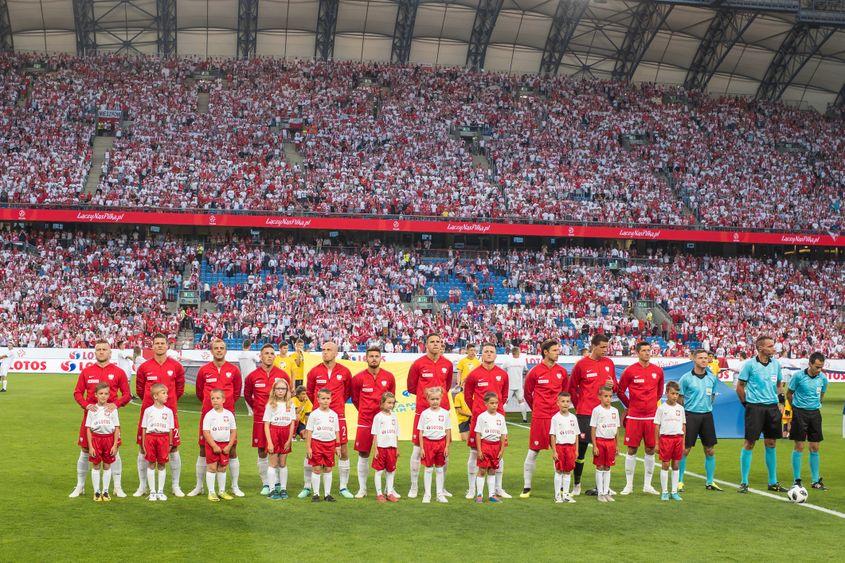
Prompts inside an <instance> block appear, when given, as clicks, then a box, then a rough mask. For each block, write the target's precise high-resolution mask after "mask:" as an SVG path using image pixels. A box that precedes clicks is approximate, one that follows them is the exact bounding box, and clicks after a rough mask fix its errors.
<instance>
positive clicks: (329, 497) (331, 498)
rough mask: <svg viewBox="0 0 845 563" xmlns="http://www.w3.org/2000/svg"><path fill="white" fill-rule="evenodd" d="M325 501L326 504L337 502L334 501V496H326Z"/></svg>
mask: <svg viewBox="0 0 845 563" xmlns="http://www.w3.org/2000/svg"><path fill="white" fill-rule="evenodd" d="M323 500H324V501H326V502H337V501H335V500H334V497H333V496H332V495H326V496H325V497H324V498H323Z"/></svg>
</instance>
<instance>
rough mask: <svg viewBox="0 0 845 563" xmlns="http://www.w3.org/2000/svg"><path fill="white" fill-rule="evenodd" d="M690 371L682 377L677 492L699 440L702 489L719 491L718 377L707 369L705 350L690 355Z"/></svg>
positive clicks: (681, 485)
mask: <svg viewBox="0 0 845 563" xmlns="http://www.w3.org/2000/svg"><path fill="white" fill-rule="evenodd" d="M692 358H693V363H694V365H693V368H692V369H691V370H690V371H688V372H686V373H685V374H684V375H682V376H681V379H680V380H679V381H678V384H679V385H680V386H681V401H680V402H681V404H682V405H684V410H685V411H686V413H687V426H686V435H685V437H684V457H683V458H681V463H680V465H679V466H678V469H679V470H680V474H679V480H680V483H678V492H681V491H682V490H683V488H684V472H685V471H686V467H687V456H688V455H689V453H690V450H691V449H692V448H693V447H694V446H695V442H696V441H697V440H698V439H699V438H701V445H702V446H704V471H705V473H706V476H707V480H706V485H705V488H706V489H707V490H708V491H721V490H722V489H721V488H719V486H718V485H717V484H716V483H715V474H716V442H717V440H716V424H715V422H714V421H713V400H714V399H715V398H716V386H717V385H718V384H719V378H718V377H716V376H715V375H713V372H712V371H710V368H709V367H708V363H709V358H708V355H707V351H706V350H702V349H698V350H696V351H695V352H693V354H692Z"/></svg>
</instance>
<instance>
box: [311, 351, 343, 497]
mask: <svg viewBox="0 0 845 563" xmlns="http://www.w3.org/2000/svg"><path fill="white" fill-rule="evenodd" d="M337 351H338V348H337V342H334V341H332V340H328V341H326V342H323V346H322V359H323V361H322V362H320V363H319V364H317V365H316V366H314V367H313V368H311V369H310V370H309V371H308V377H307V379H308V382H307V385H306V388H307V393H308V398H309V399H311V403H312V404H314V405H316V404H317V403H318V400H317V394H318V393H319V391H320V390H321V389H328V390H329V391H331V395H332V400H331V405H330V408H331V410H333V411H334V412H335V413H336V414H337V418H338V426H339V429H340V431H339V433H338V436H337V442H338V444H340V446H339V448H338V449H339V452H338V453H339V456H338V457H339V459H338V462H337V468H338V473H340V496H342V497H343V498H353V495H352V493H351V492H349V488H348V485H349V448H348V441H349V435H348V433H347V432H348V430H347V428H346V400H347V399H349V398H350V397H351V396H352V387H351V385H352V372H351V371H349V368H347V367H346V366H344V365H342V364H339V363H337ZM305 461H306V465H308V463H307V462H308V460H307V459H306V460H305ZM303 469H304V471H305V476H306V477H308V475H310V473H311V467H310V466H308V467H307V468H306V467H305V466H303ZM306 483H307V481H306ZM308 491H309V489H308V487H307V486H306V487H305V488H303V490H302V491H301V492H300V493H299V498H305V496H307V492H308ZM314 492H315V493H316V491H314ZM303 495H304V496H303Z"/></svg>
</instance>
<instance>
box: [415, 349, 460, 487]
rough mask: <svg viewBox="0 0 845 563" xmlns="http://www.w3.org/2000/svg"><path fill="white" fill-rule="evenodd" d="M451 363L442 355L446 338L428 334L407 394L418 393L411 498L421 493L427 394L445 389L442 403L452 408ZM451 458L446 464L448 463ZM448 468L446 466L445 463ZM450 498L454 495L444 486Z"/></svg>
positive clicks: (445, 406)
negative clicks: (420, 427) (421, 424)
mask: <svg viewBox="0 0 845 563" xmlns="http://www.w3.org/2000/svg"><path fill="white" fill-rule="evenodd" d="M452 371H453V368H452V362H450V361H449V360H447V359H446V358H444V357H443V338H442V337H441V336H440V335H439V334H437V333H432V334H429V335H427V336H426V337H425V355H424V356H421V357H420V358H418V359H417V360H416V361H415V362H414V363H413V364H411V367H410V368H409V369H408V393H410V394H412V395H416V396H417V404H416V408H415V409H414V428H413V432H412V434H411V441H412V442H413V444H414V449H413V451H412V452H411V489H410V491H408V498H417V494H419V483H418V481H419V476H420V459H421V452H420V436H419V431H418V430H417V425H418V424H419V421H420V413H422V412H423V411H424V410H425V409H427V408H428V399H427V398H426V396H425V392H426V389H428V388H430V387H439V388H440V389H442V390H443V394H442V397H443V399H442V402H441V406H442V407H443V408H444V409H446V410H447V411H449V410H450V408H451V407H449V389H451V388H452ZM448 463H449V462H448V460H447V462H446V466H448ZM444 471H445V466H444ZM444 494H445V495H446V496H447V497H450V496H452V494H451V493H450V492H449V491H446V490H445V489H444Z"/></svg>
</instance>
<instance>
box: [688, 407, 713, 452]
mask: <svg viewBox="0 0 845 563" xmlns="http://www.w3.org/2000/svg"><path fill="white" fill-rule="evenodd" d="M699 438H701V445H702V446H704V447H705V448H712V447H713V446H715V445H716V443H717V442H718V440H716V423H715V422H713V413H712V412H687V433H686V435H685V436H684V446H685V447H687V448H692V447H694V446H695V442H696V441H697V440H698V439H699Z"/></svg>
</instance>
